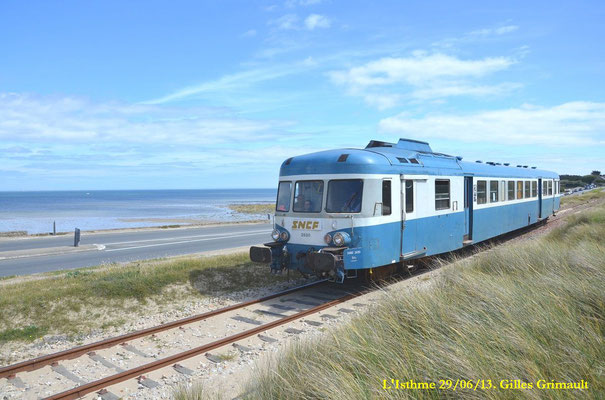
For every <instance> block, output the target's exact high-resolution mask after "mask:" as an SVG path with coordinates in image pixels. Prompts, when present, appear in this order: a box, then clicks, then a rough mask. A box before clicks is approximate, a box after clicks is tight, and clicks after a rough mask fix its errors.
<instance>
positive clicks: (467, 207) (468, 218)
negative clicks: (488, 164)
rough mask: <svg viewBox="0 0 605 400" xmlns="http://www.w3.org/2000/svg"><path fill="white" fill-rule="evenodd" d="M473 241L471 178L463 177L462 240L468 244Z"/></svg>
mask: <svg viewBox="0 0 605 400" xmlns="http://www.w3.org/2000/svg"><path fill="white" fill-rule="evenodd" d="M472 240H473V177H472V176H465V177H464V239H463V242H466V243H470V242H471V241H472Z"/></svg>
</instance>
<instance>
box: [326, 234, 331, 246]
mask: <svg viewBox="0 0 605 400" xmlns="http://www.w3.org/2000/svg"><path fill="white" fill-rule="evenodd" d="M324 242H326V244H330V243H331V242H332V236H330V234H329V233H326V236H324Z"/></svg>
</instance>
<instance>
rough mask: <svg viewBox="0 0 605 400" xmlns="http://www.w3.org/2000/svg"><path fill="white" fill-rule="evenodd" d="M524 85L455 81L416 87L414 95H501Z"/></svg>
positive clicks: (424, 97) (421, 96)
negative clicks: (479, 83) (470, 83)
mask: <svg viewBox="0 0 605 400" xmlns="http://www.w3.org/2000/svg"><path fill="white" fill-rule="evenodd" d="M521 86H522V85H520V84H515V83H502V84H499V85H469V84H464V83H461V84H457V83H454V82H450V83H445V84H441V85H435V86H433V87H426V88H421V89H416V90H414V91H413V93H412V97H414V98H416V99H419V100H429V99H435V98H443V97H449V96H477V97H481V96H499V95H503V94H506V93H510V92H512V91H513V90H516V89H518V88H520V87H521Z"/></svg>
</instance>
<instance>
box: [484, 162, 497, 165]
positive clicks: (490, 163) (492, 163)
mask: <svg viewBox="0 0 605 400" xmlns="http://www.w3.org/2000/svg"><path fill="white" fill-rule="evenodd" d="M486 164H489V165H495V164H494V162H493V161H488V162H486Z"/></svg>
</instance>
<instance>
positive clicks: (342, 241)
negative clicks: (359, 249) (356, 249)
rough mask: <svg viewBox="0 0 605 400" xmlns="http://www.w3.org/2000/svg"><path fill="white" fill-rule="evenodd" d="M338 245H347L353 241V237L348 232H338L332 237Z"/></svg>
mask: <svg viewBox="0 0 605 400" xmlns="http://www.w3.org/2000/svg"><path fill="white" fill-rule="evenodd" d="M332 240H333V241H334V244H335V245H336V246H339V247H340V246H346V245H348V244H349V243H351V237H350V236H349V235H348V234H347V233H346V232H337V233H335V234H334V237H333V238H332Z"/></svg>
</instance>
